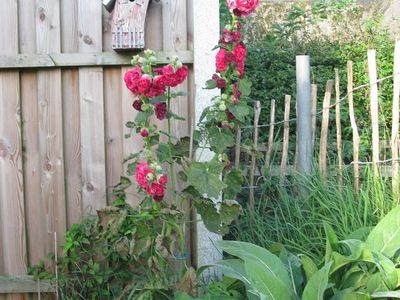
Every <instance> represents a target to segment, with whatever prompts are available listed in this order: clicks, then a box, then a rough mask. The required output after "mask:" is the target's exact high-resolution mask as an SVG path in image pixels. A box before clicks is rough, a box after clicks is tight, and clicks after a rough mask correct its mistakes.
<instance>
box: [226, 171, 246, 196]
mask: <svg viewBox="0 0 400 300" xmlns="http://www.w3.org/2000/svg"><path fill="white" fill-rule="evenodd" d="M243 181H244V177H243V175H242V172H241V171H240V170H232V171H230V172H229V173H228V174H226V175H225V177H224V183H225V184H226V189H225V190H224V196H225V199H236V195H237V193H239V192H240V190H241V188H242V184H243Z"/></svg>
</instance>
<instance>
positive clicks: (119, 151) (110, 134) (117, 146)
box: [104, 68, 133, 204]
mask: <svg viewBox="0 0 400 300" xmlns="http://www.w3.org/2000/svg"><path fill="white" fill-rule="evenodd" d="M121 82H122V78H121V69H120V68H111V69H104V108H105V133H106V167H107V172H106V174H107V188H108V189H109V190H108V191H107V194H108V196H107V200H108V201H107V202H108V203H109V204H110V203H111V202H112V200H113V197H112V196H111V195H110V192H111V188H112V187H113V186H114V185H116V184H117V183H118V182H119V179H120V176H121V175H124V174H123V167H122V161H123V139H124V134H123V133H124V130H125V128H124V124H122V122H121V116H122V115H123V110H130V109H133V108H132V106H129V105H128V106H126V107H122V89H123V88H125V87H124V86H122V85H121ZM125 89H126V88H125Z"/></svg>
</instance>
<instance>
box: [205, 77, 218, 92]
mask: <svg viewBox="0 0 400 300" xmlns="http://www.w3.org/2000/svg"><path fill="white" fill-rule="evenodd" d="M216 87H217V82H216V81H215V80H213V79H210V80H207V81H206V87H205V88H204V89H207V90H212V89H215V88H216Z"/></svg>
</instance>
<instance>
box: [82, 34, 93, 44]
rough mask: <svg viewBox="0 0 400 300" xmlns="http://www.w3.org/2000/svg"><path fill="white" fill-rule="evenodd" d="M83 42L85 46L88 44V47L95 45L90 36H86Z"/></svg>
mask: <svg viewBox="0 0 400 300" xmlns="http://www.w3.org/2000/svg"><path fill="white" fill-rule="evenodd" d="M83 42H84V43H85V44H88V45H91V44H93V40H92V38H91V37H90V36H88V35H85V36H84V37H83Z"/></svg>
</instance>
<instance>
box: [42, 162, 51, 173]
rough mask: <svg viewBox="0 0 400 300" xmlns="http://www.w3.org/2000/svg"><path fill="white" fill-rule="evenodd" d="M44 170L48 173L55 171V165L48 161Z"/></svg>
mask: <svg viewBox="0 0 400 300" xmlns="http://www.w3.org/2000/svg"><path fill="white" fill-rule="evenodd" d="M44 169H45V170H46V171H47V172H51V171H52V170H53V164H52V163H51V162H50V161H47V162H46V163H45V165H44Z"/></svg>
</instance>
